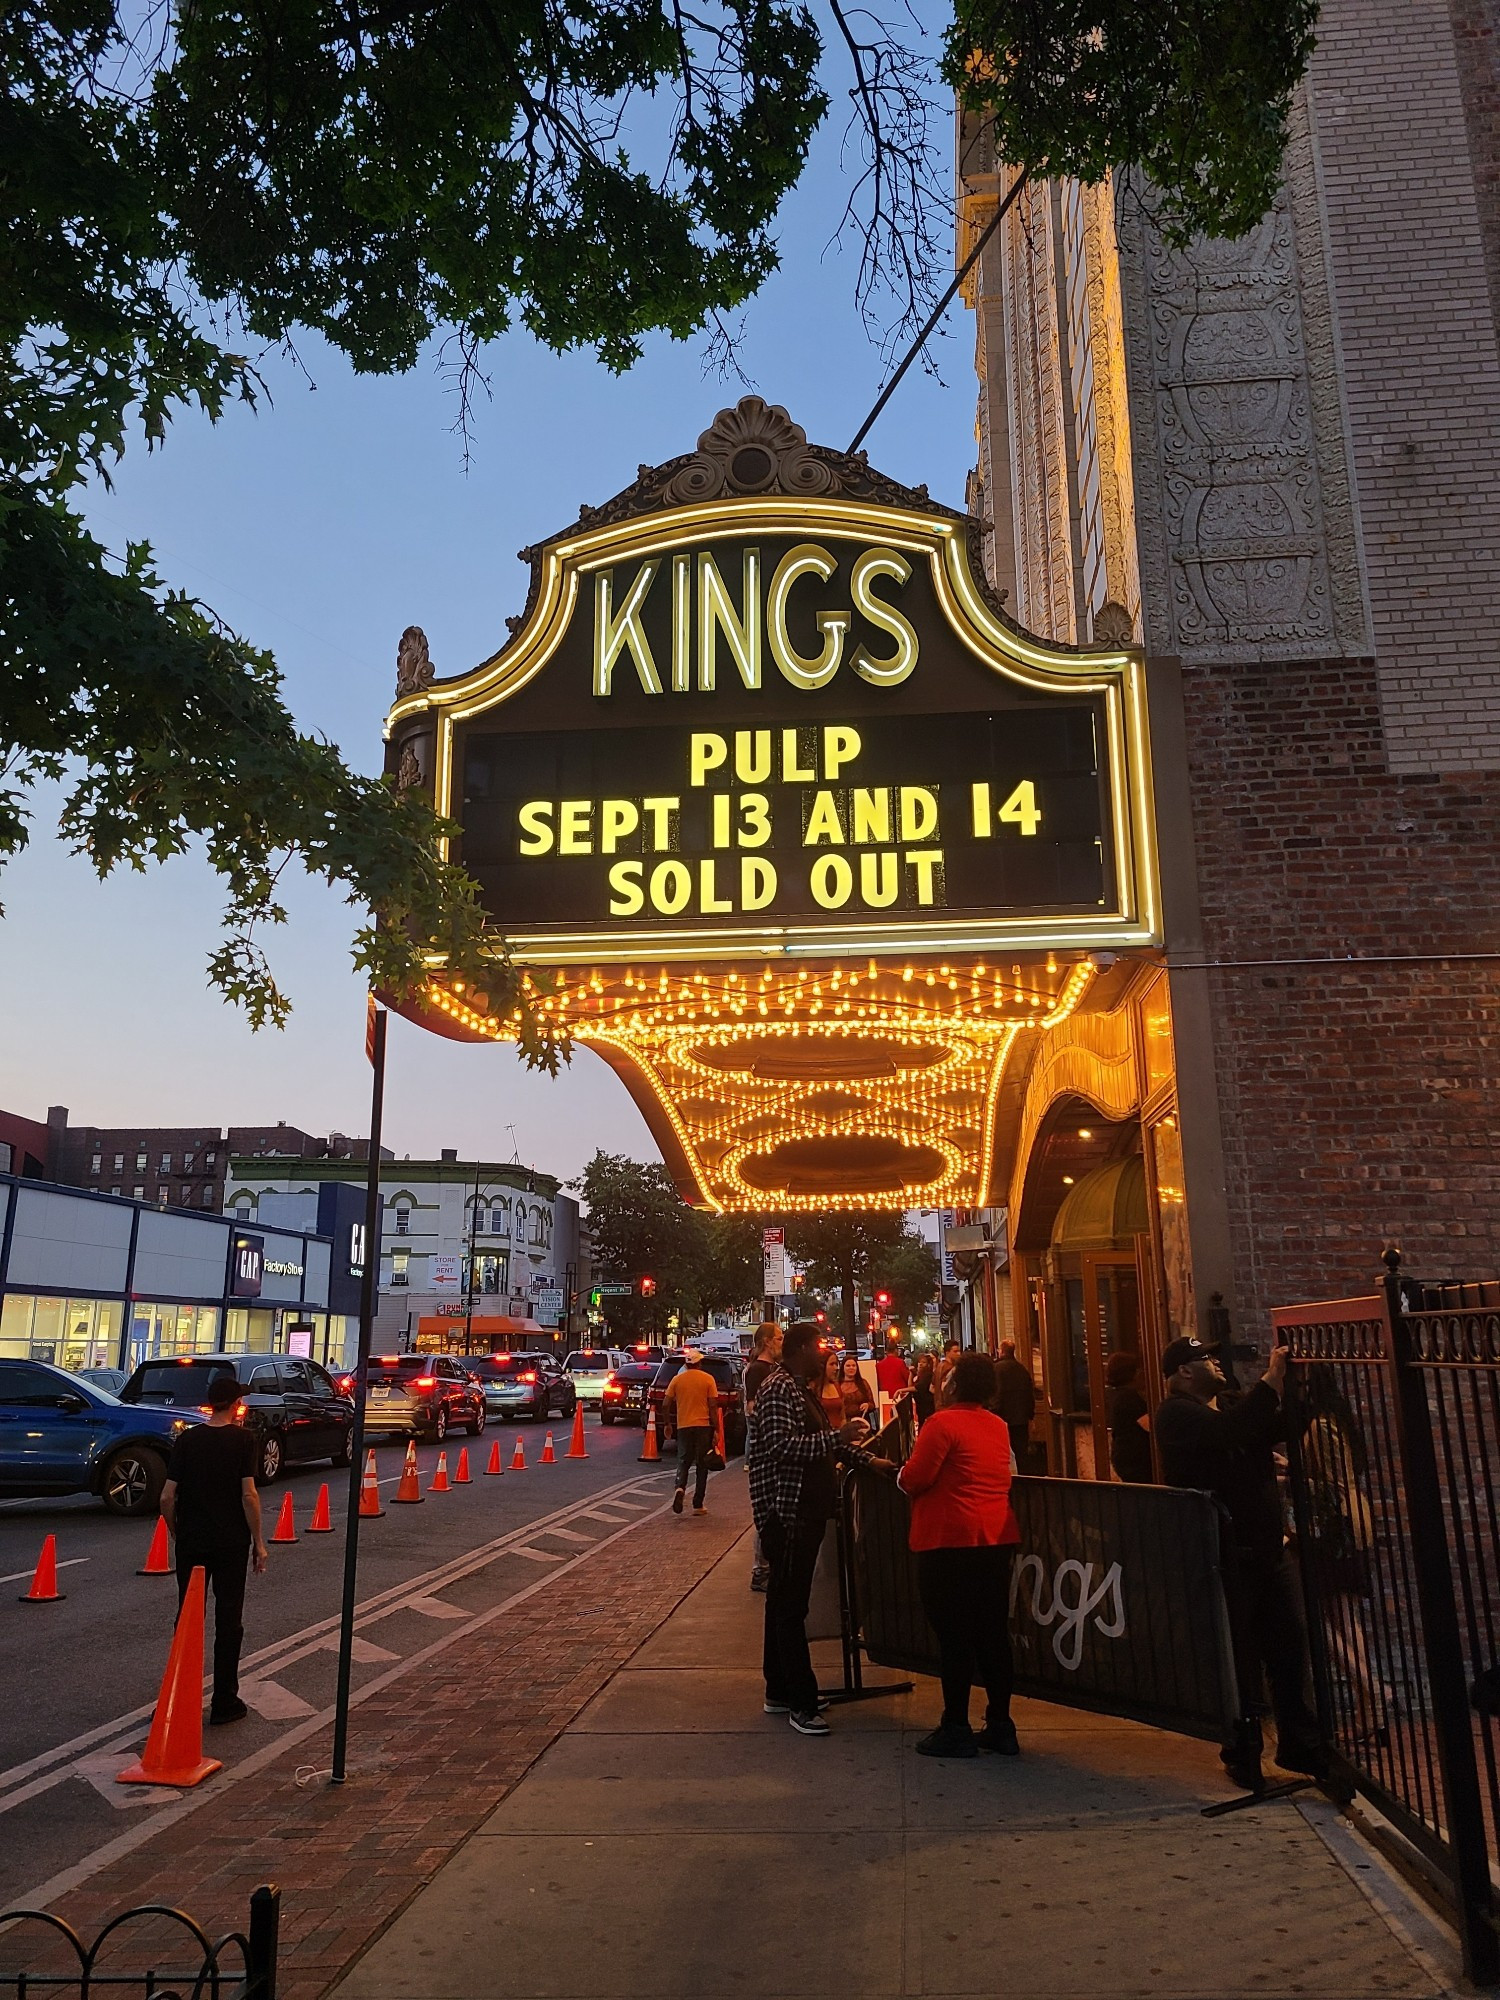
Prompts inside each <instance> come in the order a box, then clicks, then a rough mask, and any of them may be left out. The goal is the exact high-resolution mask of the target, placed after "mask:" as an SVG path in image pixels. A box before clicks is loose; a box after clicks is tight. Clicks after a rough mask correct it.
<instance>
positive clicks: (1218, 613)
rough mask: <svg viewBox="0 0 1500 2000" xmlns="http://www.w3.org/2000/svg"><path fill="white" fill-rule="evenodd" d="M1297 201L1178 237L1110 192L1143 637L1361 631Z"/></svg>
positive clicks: (1208, 652) (1307, 636)
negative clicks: (1229, 228)
mask: <svg viewBox="0 0 1500 2000" xmlns="http://www.w3.org/2000/svg"><path fill="white" fill-rule="evenodd" d="M1296 150H1297V149H1296V147H1295V146H1294V148H1293V157H1292V159H1291V161H1290V164H1291V165H1292V167H1293V170H1294V171H1295V167H1296V160H1295V154H1296ZM1295 210H1296V203H1295V201H1294V195H1293V190H1292V189H1291V188H1290V187H1287V188H1284V189H1283V191H1282V194H1281V196H1280V197H1279V198H1278V201H1277V204H1276V206H1275V207H1274V208H1273V209H1272V210H1271V212H1270V213H1269V214H1268V215H1267V216H1266V217H1265V218H1264V220H1263V221H1262V222H1261V223H1260V224H1259V225H1258V226H1257V227H1256V228H1255V229H1254V230H1252V231H1251V232H1250V233H1249V234H1248V235H1247V236H1244V237H1240V238H1238V239H1236V240H1234V241H1232V242H1228V241H1221V240H1214V241H1209V240H1206V239H1201V238H1200V239H1198V240H1196V241H1194V242H1193V243H1192V244H1190V245H1188V246H1187V247H1186V248H1182V249H1177V248H1173V247H1171V246H1169V245H1167V244H1166V243H1165V242H1164V241H1163V240H1162V238H1161V236H1160V235H1159V234H1158V233H1157V231H1156V229H1155V227H1154V226H1153V223H1152V220H1151V216H1150V213H1149V209H1148V206H1147V204H1146V203H1145V202H1144V201H1143V200H1142V198H1141V195H1140V193H1139V191H1138V190H1126V191H1125V193H1124V195H1123V197H1122V200H1121V203H1120V218H1119V219H1120V238H1121V282H1122V289H1123V291H1124V294H1125V298H1126V315H1125V316H1126V323H1127V341H1128V345H1129V363H1130V377H1131V421H1132V426H1133V428H1134V431H1135V439H1134V442H1135V470H1136V500H1137V532H1138V535H1139V538H1140V549H1141V562H1142V593H1143V600H1144V603H1143V609H1144V615H1145V624H1146V635H1147V643H1148V644H1149V645H1150V646H1151V647H1152V648H1153V649H1154V650H1157V651H1160V652H1164V653H1176V654H1179V655H1180V656H1181V657H1183V658H1184V659H1187V660H1194V659H1199V660H1218V659H1232V658H1236V657H1239V658H1243V657H1246V656H1247V655H1249V656H1258V657H1262V658H1304V659H1305V658H1307V657H1309V656H1310V655H1311V656H1313V657H1316V656H1318V655H1320V654H1332V655H1337V654H1344V653H1348V652H1352V651H1357V650H1359V649H1360V645H1361V642H1362V640H1363V637H1364V632H1363V624H1364V621H1363V618H1362V617H1361V615H1360V608H1361V605H1362V593H1361V591H1360V587H1359V579H1358V576H1357V573H1356V574H1355V575H1354V576H1353V577H1352V578H1351V577H1339V578H1337V579H1335V578H1334V577H1333V576H1332V574H1331V562H1332V561H1334V560H1343V561H1344V563H1345V564H1346V566H1347V564H1348V560H1349V557H1350V555H1351V554H1352V549H1351V546H1350V538H1349V536H1348V534H1347V532H1337V531H1336V532H1335V534H1334V536H1333V552H1332V554H1331V551H1330V536H1329V527H1330V522H1329V518H1328V516H1329V508H1330V499H1331V500H1332V505H1333V511H1334V513H1335V514H1339V513H1341V512H1346V511H1347V473H1346V456H1345V446H1344V440H1343V437H1342V435H1341V433H1338V434H1335V435H1332V436H1330V435H1327V433H1328V430H1329V425H1328V423H1327V421H1326V412H1327V409H1328V407H1329V399H1328V398H1327V397H1326V396H1325V397H1323V398H1321V399H1320V398H1319V396H1318V395H1317V393H1316V384H1315V380H1314V376H1315V372H1316V370H1317V369H1319V368H1320V367H1324V366H1333V365H1334V363H1333V361H1332V358H1331V357H1328V356H1323V355H1321V354H1314V355H1310V354H1309V343H1308V339H1307V327H1306V315H1305V312H1304V281H1303V271H1302V258H1303V256H1304V255H1306V254H1307V253H1308V252H1311V254H1312V257H1313V259H1314V261H1315V262H1320V259H1321V245H1320V244H1319V243H1318V242H1316V241H1313V242H1311V243H1308V244H1305V245H1304V243H1303V242H1302V241H1301V240H1299V228H1298V221H1297V217H1296V213H1295ZM1304 227H1305V224H1304ZM1317 275H1318V277H1321V275H1322V273H1321V269H1319V271H1318V273H1317ZM1314 289H1315V290H1316V289H1317V287H1316V286H1315V288H1314ZM1333 407H1334V409H1336V407H1337V399H1336V398H1335V399H1333ZM1330 475H1332V476H1331V477H1330ZM1351 611H1352V616H1351V615H1350V614H1351ZM1341 614H1342V615H1341Z"/></svg>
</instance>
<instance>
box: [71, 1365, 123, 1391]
mask: <svg viewBox="0 0 1500 2000" xmlns="http://www.w3.org/2000/svg"><path fill="white" fill-rule="evenodd" d="M72 1372H73V1373H74V1374H75V1375H76V1376H77V1377H78V1379H79V1381H80V1382H92V1383H93V1385H94V1387H95V1388H96V1389H104V1390H107V1391H108V1393H109V1394H110V1395H111V1396H118V1395H119V1393H120V1391H121V1390H122V1389H123V1388H124V1387H125V1384H126V1383H127V1382H128V1381H129V1380H130V1374H129V1371H128V1369H124V1368H75V1369H74V1370H73V1371H72Z"/></svg>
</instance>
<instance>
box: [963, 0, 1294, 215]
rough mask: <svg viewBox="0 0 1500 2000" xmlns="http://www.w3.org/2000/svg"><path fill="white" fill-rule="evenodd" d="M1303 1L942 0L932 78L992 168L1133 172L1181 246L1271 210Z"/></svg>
mask: <svg viewBox="0 0 1500 2000" xmlns="http://www.w3.org/2000/svg"><path fill="white" fill-rule="evenodd" d="M1317 17H1318V0H955V5H954V9H953V23H952V26H951V28H950V29H949V32H948V38H947V52H946V57H945V60H944V64H943V73H944V75H945V77H946V78H947V80H948V82H949V83H951V84H952V85H953V87H954V89H955V90H956V91H957V92H958V95H959V98H960V100H961V102H962V103H963V104H964V105H965V106H966V107H967V108H968V109H969V110H970V111H972V112H975V113H977V114H979V115H980V117H982V118H983V119H985V120H988V121H992V123H993V132H994V136H993V144H992V147H991V150H992V152H993V155H994V157H995V158H996V159H1000V160H1007V161H1011V162H1014V163H1015V164H1016V165H1018V166H1023V167H1027V168H1029V169H1030V170H1031V171H1032V172H1033V173H1045V174H1049V175H1070V176H1073V177H1075V178H1076V179H1078V180H1082V181H1099V180H1102V179H1103V178H1104V177H1105V175H1106V174H1108V173H1109V172H1110V171H1111V170H1112V169H1117V168H1122V167H1138V168H1140V169H1141V170H1142V171H1143V172H1144V174H1145V175H1146V176H1147V177H1148V178H1149V179H1150V181H1151V182H1152V183H1153V184H1154V186H1155V188H1156V190H1157V203H1156V206H1157V213H1158V219H1159V221H1160V222H1161V223H1162V224H1163V226H1164V227H1165V229H1166V232H1167V234H1168V235H1169V236H1170V237H1172V238H1173V239H1174V240H1176V241H1182V240H1185V239H1186V238H1188V237H1190V236H1191V235H1193V234H1194V233H1195V232H1197V231H1202V232H1203V233H1204V234H1205V235H1210V236H1238V235H1240V234H1241V233H1242V232H1243V231H1244V230H1247V229H1250V228H1251V227H1253V225H1254V224H1255V223H1257V222H1258V221H1259V220H1260V218H1261V216H1262V215H1264V214H1265V212H1266V210H1267V209H1268V208H1269V207H1270V205H1271V202H1272V200H1273V199H1274V198H1275V194H1276V183H1277V180H1278V177H1279V175H1280V172H1281V156H1282V153H1283V151H1284V149H1285V146H1286V121H1287V113H1288V110H1289V108H1290V105H1291V98H1292V92H1293V90H1294V89H1295V88H1296V85H1297V82H1298V79H1299V78H1300V77H1301V75H1302V73H1303V71H1304V70H1305V69H1306V67H1307V63H1308V58H1309V57H1310V56H1311V54H1312V49H1313V29H1314V26H1315V24H1316V21H1317Z"/></svg>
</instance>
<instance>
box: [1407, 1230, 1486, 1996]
mask: <svg viewBox="0 0 1500 2000" xmlns="http://www.w3.org/2000/svg"><path fill="white" fill-rule="evenodd" d="M1381 1261H1382V1262H1383V1263H1384V1265H1385V1269H1386V1277H1385V1316H1386V1331H1387V1338H1388V1340H1389V1343H1390V1346H1389V1357H1390V1362H1391V1368H1392V1373H1393V1376H1394V1379H1395V1387H1396V1396H1395V1417H1396V1444H1397V1448H1398V1450H1399V1451H1400V1454H1401V1473H1402V1485H1403V1487H1404V1488H1405V1500H1406V1523H1407V1532H1408V1533H1409V1534H1410V1536H1411V1552H1412V1569H1413V1573H1414V1577H1415V1582H1416V1590H1417V1602H1418V1605H1419V1606H1420V1608H1421V1613H1422V1650H1423V1652H1424V1653H1425V1654H1426V1658H1427V1680H1428V1686H1429V1688H1430V1689H1431V1692H1432V1730H1433V1735H1434V1736H1435V1737H1436V1739H1437V1753H1438V1769H1439V1771H1440V1772H1441V1774H1442V1780H1443V1802H1444V1804H1445V1805H1446V1807H1447V1820H1448V1826H1447V1846H1448V1852H1449V1855H1450V1856H1451V1861H1452V1880H1453V1889H1454V1894H1455V1896H1456V1897H1457V1900H1458V1934H1459V1941H1460V1944H1461V1946H1462V1951H1463V1966H1464V1971H1465V1973H1466V1974H1467V1975H1468V1977H1469V1978H1470V1979H1471V1980H1472V1981H1473V1982H1474V1984H1475V1985H1476V1986H1488V1985H1489V1984H1490V1983H1491V1982H1492V1981H1493V1980H1494V1979H1495V1978H1496V1977H1497V1976H1500V1936H1497V1934H1496V1930H1495V1926H1494V1909H1495V1901H1494V1892H1493V1889H1492V1888H1491V1884H1490V1867H1489V1858H1488V1841H1487V1837H1486V1831H1485V1824H1484V1805H1483V1801H1482V1798H1481V1795H1480V1789H1479V1770H1478V1767H1477V1765H1476V1763H1475V1761H1474V1733H1473V1729H1472V1728H1471V1726H1470V1722H1469V1685H1468V1676H1467V1674H1466V1673H1465V1671H1464V1653H1463V1639H1462V1637H1461V1634H1460V1631H1459V1623H1458V1602H1457V1599H1456V1598H1455V1596H1454V1590H1453V1570H1452V1556H1451V1552H1450V1549H1449V1545H1448V1530H1447V1525H1446V1523H1445V1522H1444V1520H1443V1502H1442V1495H1441V1491H1440V1488H1439V1475H1438V1463H1437V1451H1436V1449H1435V1447H1434V1445H1433V1438H1432V1411H1431V1408H1430V1406H1429V1404H1428V1401H1427V1384H1426V1381H1425V1380H1424V1379H1423V1373H1422V1370H1421V1368H1420V1367H1418V1366H1417V1365H1416V1362H1415V1357H1414V1353H1413V1347H1412V1335H1411V1328H1410V1326H1409V1325H1408V1324H1407V1319H1406V1310H1405V1307H1404V1305H1403V1303H1402V1299H1401V1253H1400V1251H1399V1250H1395V1249H1391V1250H1387V1251H1386V1253H1385V1255H1384V1257H1383V1259H1382V1260H1381Z"/></svg>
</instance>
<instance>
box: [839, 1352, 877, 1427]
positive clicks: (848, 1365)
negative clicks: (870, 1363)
mask: <svg viewBox="0 0 1500 2000" xmlns="http://www.w3.org/2000/svg"><path fill="white" fill-rule="evenodd" d="M839 1394H840V1396H841V1397H842V1398H843V1402H844V1416H843V1421H844V1422H845V1423H847V1422H849V1421H850V1419H851V1418H854V1417H864V1418H865V1419H866V1420H867V1422H870V1423H873V1422H874V1421H875V1398H874V1396H873V1395H872V1394H871V1393H870V1385H869V1383H868V1382H867V1381H866V1380H865V1378H864V1376H863V1375H862V1374H861V1373H860V1368H859V1359H858V1356H856V1355H853V1354H846V1355H845V1356H844V1358H843V1360H842V1361H841V1362H840V1363H839Z"/></svg>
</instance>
